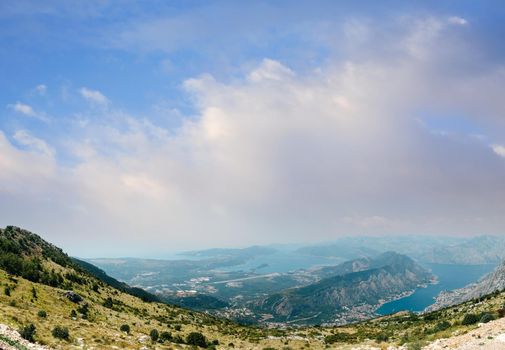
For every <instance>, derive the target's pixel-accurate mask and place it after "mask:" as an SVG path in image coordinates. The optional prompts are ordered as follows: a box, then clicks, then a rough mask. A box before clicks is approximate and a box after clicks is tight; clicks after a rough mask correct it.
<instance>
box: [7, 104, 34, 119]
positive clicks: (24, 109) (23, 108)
mask: <svg viewBox="0 0 505 350" xmlns="http://www.w3.org/2000/svg"><path fill="white" fill-rule="evenodd" d="M9 107H11V108H12V109H13V110H14V111H16V112H18V113H21V114H24V115H27V116H29V117H35V116H36V113H35V111H34V110H33V108H32V107H31V106H29V105H27V104H24V103H21V102H16V103H15V104H13V105H9Z"/></svg>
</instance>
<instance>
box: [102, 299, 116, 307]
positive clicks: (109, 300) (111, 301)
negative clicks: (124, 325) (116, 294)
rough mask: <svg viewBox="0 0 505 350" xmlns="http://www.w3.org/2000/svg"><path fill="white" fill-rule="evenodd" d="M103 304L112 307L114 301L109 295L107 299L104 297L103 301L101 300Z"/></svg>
mask: <svg viewBox="0 0 505 350" xmlns="http://www.w3.org/2000/svg"><path fill="white" fill-rule="evenodd" d="M103 306H105V307H106V308H109V309H112V307H113V306H114V301H113V300H112V298H111V297H107V299H105V301H104V302H103Z"/></svg>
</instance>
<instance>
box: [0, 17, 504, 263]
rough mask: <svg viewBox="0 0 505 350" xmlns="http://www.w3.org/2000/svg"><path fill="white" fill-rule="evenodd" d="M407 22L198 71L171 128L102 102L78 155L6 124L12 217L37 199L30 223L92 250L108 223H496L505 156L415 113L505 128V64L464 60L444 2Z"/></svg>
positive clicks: (265, 237)
mask: <svg viewBox="0 0 505 350" xmlns="http://www.w3.org/2000/svg"><path fill="white" fill-rule="evenodd" d="M402 23H403V25H404V28H403V30H401V31H399V33H400V34H398V33H396V32H395V33H394V34H390V36H388V37H386V38H385V37H383V35H385V34H384V33H381V36H379V37H374V33H376V31H375V28H373V29H374V30H367V28H366V27H360V26H361V25H358V24H356V26H357V27H356V28H359V33H367V34H366V35H361V34H359V33H358V35H359V37H360V40H363V43H362V44H363V45H366V46H373V45H372V44H375V45H377V44H378V43H379V44H381V45H379V46H381V50H378V51H377V52H373V54H370V55H368V56H367V59H354V57H352V56H351V57H345V59H343V60H332V61H330V62H329V63H328V64H325V65H323V66H321V67H317V68H319V69H317V70H314V72H310V73H303V72H299V71H296V72H295V70H293V69H291V68H290V67H288V66H287V65H286V64H284V63H283V62H279V61H276V60H272V59H265V60H263V61H262V62H260V63H259V64H258V65H257V66H256V67H254V68H253V69H251V70H250V71H249V72H247V73H246V74H244V76H242V77H238V78H236V79H232V80H230V81H221V80H220V79H216V78H213V77H212V76H210V75H203V76H201V77H199V78H194V79H189V80H188V81H186V82H185V84H184V86H185V88H186V91H187V93H188V94H189V95H190V96H189V97H190V98H191V99H192V101H194V103H195V104H194V108H195V109H196V112H195V115H193V116H191V118H187V119H185V121H184V123H183V124H182V126H180V127H179V128H178V129H176V130H173V129H172V130H169V129H165V128H163V127H160V126H158V125H156V124H155V123H153V122H150V121H149V120H145V119H140V118H134V117H132V116H129V115H127V114H125V113H120V112H118V111H114V109H113V108H109V109H107V111H104V110H99V111H98V112H96V113H102V114H98V115H97V116H99V117H97V116H95V117H96V118H89V119H86V120H87V122H86V123H82V125H81V126H82V127H80V128H79V130H80V132H82V134H78V135H75V134H70V135H68V136H67V138H68V140H66V141H67V143H65V145H67V144H69V143H70V144H71V147H66V151H68V152H74V154H73V156H74V157H75V159H72V161H73V162H69V163H70V165H69V164H67V163H65V165H61V164H60V165H55V164H54V159H52V158H54V156H53V157H52V158H51V157H50V156H51V154H54V153H51V149H50V148H49V149H46V150H45V151H44V148H45V146H44V143H40V142H38V143H37V142H36V141H33V140H31V141H28V140H30V139H29V138H27V137H26V135H23V134H21V135H18V137H17V138H15V139H16V141H17V142H20V141H19V140H21V142H22V141H23V140H25V141H24V145H25V147H28V146H29V145H31V147H32V149H31V152H27V151H23V150H20V149H17V148H16V147H14V146H13V145H11V144H10V143H9V142H8V140H7V139H6V138H2V137H0V170H1V171H0V189H3V190H4V191H7V189H8V190H9V193H10V195H11V197H10V199H9V203H6V201H4V202H2V196H0V210H1V212H2V217H5V218H7V219H9V220H10V221H12V222H16V219H19V220H21V222H25V221H23V220H28V219H27V218H25V217H24V216H23V217H21V214H19V213H26V210H24V211H22V210H19V208H29V209H30V210H31V211H33V212H35V213H37V215H38V216H36V217H31V218H30V219H29V220H30V223H31V225H29V226H36V227H43V228H44V230H45V231H47V232H50V230H52V231H54V232H62V235H63V234H66V232H68V228H69V227H72V228H73V232H74V234H76V235H81V236H84V237H87V238H89V239H88V240H87V241H89V242H90V243H89V247H87V248H86V249H87V250H86V252H90V253H89V254H100V253H102V252H99V251H96V249H97V246H98V247H101V246H103V247H104V248H103V249H106V248H105V247H107V244H97V242H101V243H102V242H103V243H107V242H104V239H105V237H104V236H105V235H103V232H107V233H108V237H109V239H110V242H117V241H118V239H117V238H121V239H120V241H121V242H122V244H124V246H126V245H129V246H130V247H131V249H132V250H131V252H133V253H137V254H140V253H141V252H143V251H148V250H149V249H153V248H152V246H153V245H152V242H153V241H155V242H157V244H156V246H159V247H160V248H159V249H160V250H161V249H164V247H166V246H167V245H168V244H169V245H170V247H174V248H184V247H189V246H190V245H192V244H195V243H194V242H197V243H196V244H197V245H199V246H219V245H224V244H226V245H233V244H235V245H245V244H252V243H266V242H272V241H289V242H293V241H301V240H305V241H307V240H312V241H313V240H318V239H331V238H332V237H334V236H335V235H337V234H360V233H370V232H372V233H395V234H401V233H426V232H429V233H444V234H447V233H458V234H459V233H461V234H468V233H482V232H500V231H501V230H503V228H504V227H505V218H504V216H503V212H504V210H505V202H504V201H503V198H504V197H505V186H504V184H503V181H502V179H503V177H504V176H505V170H504V169H503V166H502V164H501V159H499V158H498V157H495V156H494V155H493V154H492V153H491V152H490V148H489V145H488V144H487V142H486V141H485V140H486V139H479V138H475V137H474V136H473V135H464V134H462V135H459V137H453V136H452V135H451V134H444V135H440V134H433V133H432V132H431V130H430V129H429V128H428V127H426V126H425V125H423V123H419V121H418V120H416V118H419V113H420V110H428V111H430V112H432V113H431V114H433V115H437V116H438V115H442V116H443V115H450V116H454V115H456V116H458V115H465V116H466V118H470V119H472V121H473V122H474V123H475V124H477V125H481V123H482V125H493V126H495V127H494V128H493V133H494V134H497V135H498V136H500V135H503V134H504V130H503V126H502V124H501V123H502V121H501V120H497V119H496V116H500V115H502V111H503V110H504V109H505V105H504V101H503V98H502V96H503V95H504V94H505V74H503V71H502V70H501V68H499V67H498V68H496V67H491V68H489V69H487V70H482V69H481V67H480V63H479V62H477V63H476V66H479V67H478V68H479V69H472V68H473V66H468V64H469V63H468V62H472V61H471V60H468V59H467V58H468V57H470V56H469V55H471V54H472V52H473V51H474V50H473V49H474V48H472V47H470V46H465V45H461V42H460V41H457V42H456V43H455V44H454V40H457V39H458V38H457V37H456V38H455V37H453V36H451V35H454V32H455V31H454V30H453V31H444V28H445V27H446V26H447V25H448V24H447V21H446V19H445V18H442V19H440V18H438V19H437V18H428V19H425V20H424V21H418V22H415V23H412V22H409V21H405V22H402ZM363 26H366V24H363ZM353 38H355V35H350V38H349V40H353ZM379 39H380V40H379ZM376 41H377V42H378V43H377V42H376ZM442 43H443V45H442ZM345 44H346V43H343V46H344V47H345ZM383 47H387V48H393V49H391V50H389V51H388V53H387V54H384V53H383V51H382V48H383ZM461 50H463V51H464V52H466V53H467V55H461V53H462V51H461ZM360 57H361V56H360ZM83 89H84V88H83ZM86 90H87V91H91V90H88V89H86ZM91 92H92V91H91ZM81 93H82V90H81ZM88 95H89V96H95V99H96V96H103V95H102V94H101V93H99V94H98V95H97V94H93V93H91V94H88ZM83 96H84V95H83ZM89 96H88V99H89V98H91V100H92V99H93V97H89ZM85 98H86V97H85ZM98 100H105V101H107V99H106V98H105V97H104V96H103V98H101V97H98ZM105 103H106V102H105ZM483 121H485V123H483ZM483 128H484V127H483ZM484 131H485V130H483V131H482V132H484ZM0 136H2V135H0ZM495 138H496V139H500V137H495ZM46 146H47V145H46ZM492 149H493V151H494V152H496V153H498V154H500V155H503V154H505V150H504V149H503V148H502V146H501V145H494V146H492ZM35 150H37V152H34V151H35ZM71 156H72V155H69V157H71ZM32 164H34V165H35V169H36V171H35V172H33V173H32V172H31V166H32ZM46 168H47V169H49V170H47V171H46V172H45V173H44V172H42V170H44V169H46ZM41 169H42V170H41ZM41 173H42V175H41ZM20 174H21V175H22V177H21V178H22V181H21V182H20V180H19V178H20ZM13 184H14V185H13ZM22 184H25V186H28V187H30V188H31V192H30V193H31V194H33V193H35V195H30V196H26V195H25V191H24V188H23V186H22ZM2 186H3V187H2ZM34 198H35V199H34ZM47 198H50V200H51V206H49V205H44V204H47V203H46V202H44V201H45V200H47ZM69 203H71V204H72V206H70V205H69ZM25 216H26V215H25ZM339 218H347V219H339ZM482 218H484V219H482ZM7 219H5V220H7ZM139 237H140V238H139ZM110 242H109V243H110ZM107 248H108V247H107ZM193 248H194V247H193ZM79 249H80V250H79V254H84V253H82V251H84V249H85V247H83V246H80V247H79Z"/></svg>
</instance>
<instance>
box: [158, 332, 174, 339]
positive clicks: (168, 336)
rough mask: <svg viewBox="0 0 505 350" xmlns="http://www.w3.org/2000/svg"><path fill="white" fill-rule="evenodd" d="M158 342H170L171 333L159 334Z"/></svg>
mask: <svg viewBox="0 0 505 350" xmlns="http://www.w3.org/2000/svg"><path fill="white" fill-rule="evenodd" d="M160 340H162V341H170V340H172V333H170V332H167V331H163V332H161V333H160Z"/></svg>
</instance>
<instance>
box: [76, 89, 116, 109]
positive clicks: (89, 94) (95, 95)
mask: <svg viewBox="0 0 505 350" xmlns="http://www.w3.org/2000/svg"><path fill="white" fill-rule="evenodd" d="M79 92H80V94H81V96H82V97H83V98H84V99H85V100H87V101H88V102H90V103H92V104H96V105H102V106H104V105H107V104H108V103H109V100H108V99H107V97H105V95H104V94H102V93H101V92H100V91H98V90H91V89H88V88H86V87H82V88H81V89H80V90H79Z"/></svg>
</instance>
